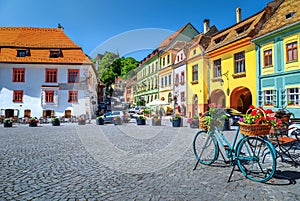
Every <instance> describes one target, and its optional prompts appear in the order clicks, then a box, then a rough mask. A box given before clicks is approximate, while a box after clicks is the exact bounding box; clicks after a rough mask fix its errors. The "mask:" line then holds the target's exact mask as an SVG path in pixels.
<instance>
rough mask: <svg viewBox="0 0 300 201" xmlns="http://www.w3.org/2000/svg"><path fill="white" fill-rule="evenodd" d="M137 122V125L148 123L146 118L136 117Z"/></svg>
mask: <svg viewBox="0 0 300 201" xmlns="http://www.w3.org/2000/svg"><path fill="white" fill-rule="evenodd" d="M136 124H137V125H146V120H145V119H136Z"/></svg>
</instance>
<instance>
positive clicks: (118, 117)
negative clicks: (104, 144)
mask: <svg viewBox="0 0 300 201" xmlns="http://www.w3.org/2000/svg"><path fill="white" fill-rule="evenodd" d="M113 122H114V125H115V126H116V125H122V118H121V117H120V116H116V117H115V118H113Z"/></svg>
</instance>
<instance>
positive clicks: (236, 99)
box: [230, 87, 252, 113]
mask: <svg viewBox="0 0 300 201" xmlns="http://www.w3.org/2000/svg"><path fill="white" fill-rule="evenodd" d="M250 105H252V94H251V91H250V90H249V89H248V88H246V87H237V88H235V89H234V90H233V91H232V93H231V96H230V107H232V108H234V109H237V110H238V111H240V112H242V113H246V112H247V110H248V108H249V106H250Z"/></svg>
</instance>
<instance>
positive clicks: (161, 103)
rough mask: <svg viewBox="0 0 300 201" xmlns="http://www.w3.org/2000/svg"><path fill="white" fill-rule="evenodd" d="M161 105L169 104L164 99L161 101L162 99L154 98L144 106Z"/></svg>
mask: <svg viewBox="0 0 300 201" xmlns="http://www.w3.org/2000/svg"><path fill="white" fill-rule="evenodd" d="M161 105H169V103H168V102H166V101H163V100H159V99H156V100H154V101H151V102H150V103H148V104H146V106H148V107H149V106H161Z"/></svg>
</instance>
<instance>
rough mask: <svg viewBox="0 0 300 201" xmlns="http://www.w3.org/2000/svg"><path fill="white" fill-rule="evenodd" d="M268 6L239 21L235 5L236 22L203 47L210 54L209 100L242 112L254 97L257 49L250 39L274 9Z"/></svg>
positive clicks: (239, 11)
mask: <svg viewBox="0 0 300 201" xmlns="http://www.w3.org/2000/svg"><path fill="white" fill-rule="evenodd" d="M274 6H275V5H273V7H272V6H269V5H268V6H267V7H266V8H265V9H263V10H261V11H260V12H258V13H256V14H254V15H252V16H250V17H248V18H247V19H245V20H243V21H241V9H240V8H237V10H236V16H237V23H236V24H235V25H233V26H231V27H229V28H226V29H224V30H222V31H220V32H218V33H217V34H215V35H213V36H212V37H211V42H210V44H209V46H208V48H207V49H206V55H207V56H208V58H209V68H210V70H209V72H210V75H209V76H210V84H209V89H208V91H209V92H210V93H209V100H210V102H211V103H212V102H214V103H216V104H218V105H220V106H222V107H228V108H229V107H230V108H235V109H237V110H239V111H241V112H243V113H245V112H246V111H247V109H248V108H249V106H250V105H251V104H255V100H256V94H257V93H256V89H257V88H256V53H255V45H254V44H253V43H251V39H252V38H253V36H254V35H255V34H256V33H257V32H258V31H259V29H260V28H261V27H262V25H263V24H264V23H265V21H266V20H267V19H268V18H269V16H270V15H271V13H272V12H273V10H274Z"/></svg>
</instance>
